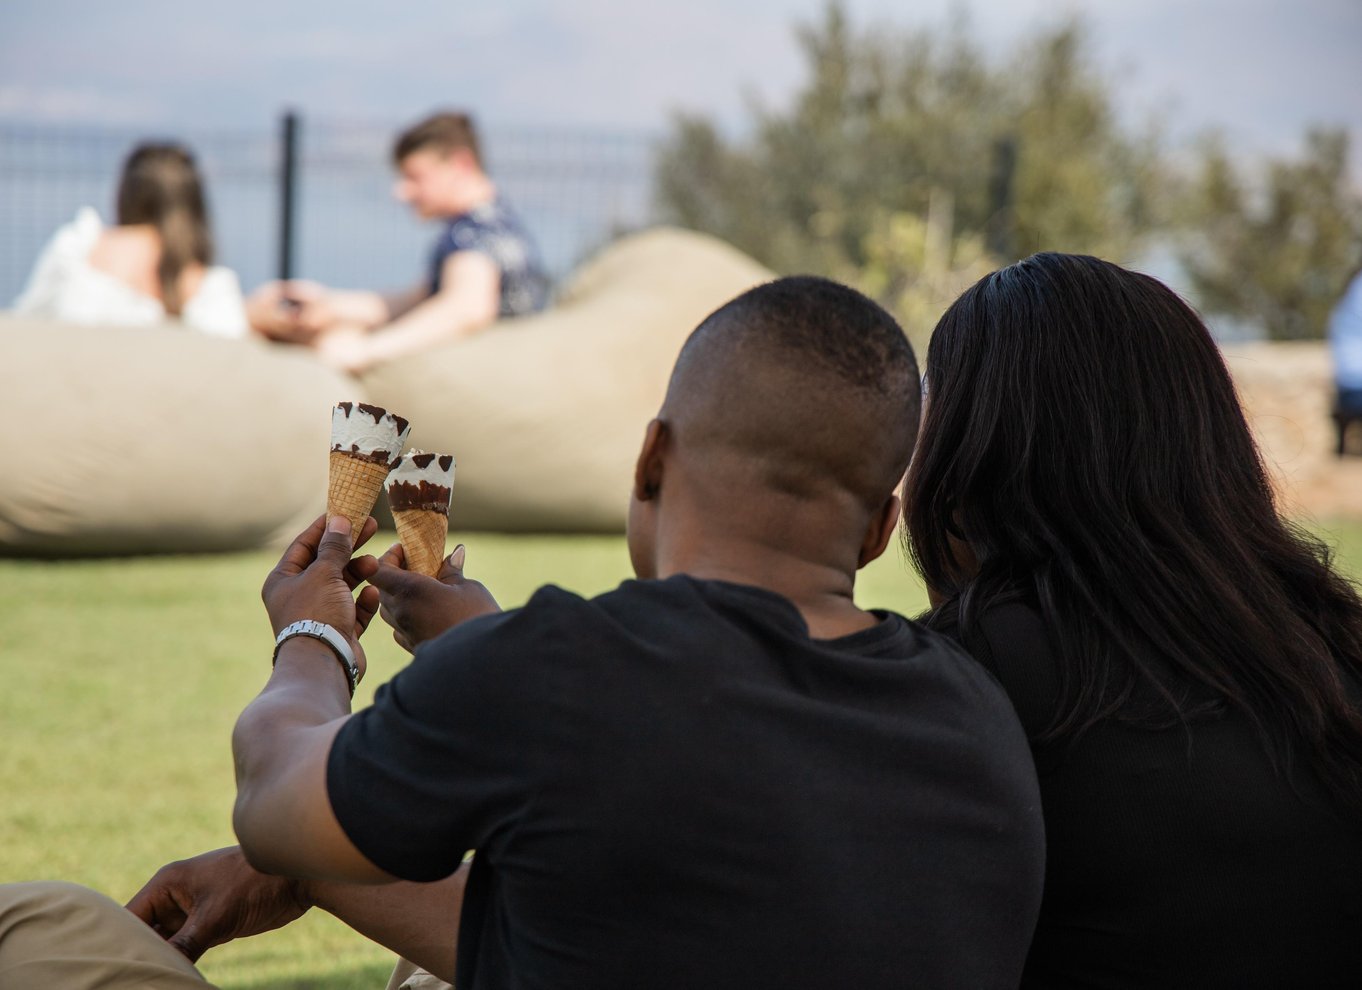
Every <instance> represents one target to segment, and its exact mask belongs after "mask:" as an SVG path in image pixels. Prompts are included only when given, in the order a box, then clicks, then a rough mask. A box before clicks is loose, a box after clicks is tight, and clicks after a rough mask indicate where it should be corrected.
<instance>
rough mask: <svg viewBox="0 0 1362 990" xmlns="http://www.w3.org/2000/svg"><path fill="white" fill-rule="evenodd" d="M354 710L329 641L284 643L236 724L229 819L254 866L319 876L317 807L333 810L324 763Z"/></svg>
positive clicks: (318, 809)
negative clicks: (314, 865)
mask: <svg viewBox="0 0 1362 990" xmlns="http://www.w3.org/2000/svg"><path fill="white" fill-rule="evenodd" d="M349 712H350V688H349V680H348V678H347V677H346V674H345V671H344V668H343V667H342V666H341V664H340V661H339V660H338V659H337V657H336V656H335V654H334V653H333V652H332V651H331V649H330V647H328V646H327V645H326V644H325V643H322V642H319V641H317V640H314V639H309V638H306V637H296V638H294V639H291V640H289V641H288V642H286V643H285V644H284V645H283V647H281V649H280V651H279V658H278V663H277V664H276V666H275V668H274V671H273V673H272V674H271V675H270V679H269V681H268V682H267V683H266V685H265V687H264V690H262V691H261V692H260V694H259V695H257V696H256V698H255V700H253V701H252V702H251V703H250V704H249V705H247V706H246V709H245V710H244V711H243V712H242V713H241V716H240V717H239V718H238V719H237V723H236V727H235V728H234V729H233V730H232V755H233V757H234V760H235V763H236V779H237V799H236V806H235V808H234V811H233V817H232V822H233V825H234V827H235V828H236V832H237V837H238V839H239V840H240V842H241V847H242V850H243V851H244V852H245V854H246V856H247V858H248V859H249V860H250V862H251V864H252V865H253V866H255V867H256V868H257V869H260V870H263V871H264V872H268V873H279V874H285V875H300V876H307V875H317V874H314V873H312V872H311V870H310V869H309V868H308V866H307V864H308V863H309V862H310V861H311V860H312V859H313V856H314V854H315V853H316V852H317V851H319V850H318V849H317V846H316V842H317V840H316V836H315V834H314V833H313V832H312V830H313V829H315V828H317V827H319V826H320V825H321V824H323V823H321V822H319V821H318V820H317V819H318V817H319V814H320V811H321V810H322V809H324V810H325V812H326V814H328V815H329V813H330V810H329V809H330V805H329V802H328V799H327V796H326V794H325V793H324V785H325V781H324V774H323V773H322V768H324V766H325V760H326V754H327V752H329V750H330V744H331V739H332V738H334V736H335V733H336V731H337V730H338V729H339V726H340V725H341V724H342V721H343V719H344V718H345V716H347V715H348V714H349ZM334 827H335V826H334V824H332V825H331V828H332V829H334ZM323 875H324V874H323ZM344 879H356V880H359V879H362V878H360V877H353V878H352V877H348V876H347V877H344Z"/></svg>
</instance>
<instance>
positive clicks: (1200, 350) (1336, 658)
mask: <svg viewBox="0 0 1362 990" xmlns="http://www.w3.org/2000/svg"><path fill="white" fill-rule="evenodd" d="M924 387H925V388H926V390H927V400H926V408H925V410H924V413H923V425H922V437H921V440H920V442H919V444H918V448H917V452H916V454H915V455H914V459H913V463H912V465H911V467H910V468H909V472H908V478H907V481H906V483H905V486H904V501H905V505H906V509H905V521H906V523H907V530H908V538H909V541H910V544H909V552H910V553H911V554H912V556H913V558H914V560H915V562H916V564H917V567H918V569H919V570H920V571H921V572H922V575H923V577H924V578H925V579H926V581H927V583H928V585H929V586H930V587H932V588H934V589H936V590H937V591H938V592H939V593H941V594H942V595H943V596H944V597H945V599H946V602H945V604H944V605H943V607H942V610H941V611H940V612H939V615H940V617H942V618H943V619H944V618H947V617H951V618H954V619H955V620H956V621H957V622H958V624H959V628H960V630H961V633H962V635H963V637H964V639H965V643H966V645H967V646H969V645H973V644H977V643H978V636H979V632H978V626H977V623H978V619H979V617H980V615H981V613H982V612H983V611H984V609H986V608H987V607H988V606H989V605H990V604H994V603H997V602H1000V601H1002V600H1004V599H1005V598H1007V597H1011V596H1021V597H1024V598H1026V599H1029V600H1031V601H1032V602H1033V603H1034V604H1035V605H1036V606H1037V607H1038V608H1039V610H1040V612H1041V614H1042V616H1043V618H1044V620H1045V624H1046V627H1047V629H1048V631H1049V634H1050V636H1051V637H1052V639H1053V645H1054V646H1055V648H1056V649H1057V652H1058V656H1059V666H1060V670H1059V684H1060V697H1059V701H1058V704H1057V709H1056V711H1055V713H1054V716H1053V719H1052V720H1051V722H1050V724H1049V726H1048V727H1047V728H1046V729H1045V730H1044V731H1043V732H1041V733H1040V734H1039V737H1038V741H1040V742H1045V741H1058V740H1066V739H1067V740H1073V739H1076V738H1077V737H1078V736H1080V735H1082V734H1083V733H1084V732H1086V731H1087V730H1088V729H1090V728H1091V727H1092V726H1093V725H1095V724H1096V723H1098V722H1099V721H1101V720H1103V719H1106V718H1113V717H1114V718H1119V719H1121V720H1123V721H1128V722H1131V723H1134V724H1141V725H1145V726H1149V727H1159V726H1164V727H1166V726H1171V725H1175V724H1177V723H1178V722H1179V721H1187V720H1190V719H1194V718H1197V717H1200V716H1203V715H1209V714H1213V713H1215V712H1217V711H1220V710H1224V709H1225V708H1226V707H1230V708H1234V709H1237V710H1238V711H1240V712H1242V713H1243V714H1244V715H1246V716H1247V717H1248V719H1249V720H1250V721H1251V722H1252V724H1253V725H1254V726H1255V728H1256V729H1257V731H1258V734H1259V735H1260V737H1261V738H1262V739H1263V741H1264V743H1265V745H1266V747H1267V751H1268V753H1269V754H1270V756H1271V757H1272V759H1273V761H1274V763H1275V764H1276V765H1277V766H1278V767H1279V768H1280V767H1284V766H1285V765H1286V764H1288V763H1289V762H1290V761H1291V760H1292V758H1293V756H1294V755H1295V753H1296V752H1298V751H1301V750H1302V748H1303V749H1304V751H1305V752H1306V754H1307V758H1308V759H1309V761H1310V762H1311V763H1312V764H1313V766H1314V767H1316V768H1317V771H1318V773H1319V775H1320V777H1321V778H1322V779H1323V780H1324V782H1325V784H1326V786H1327V787H1328V788H1329V790H1330V792H1331V793H1332V794H1333V795H1334V796H1335V798H1336V799H1337V800H1339V801H1340V802H1342V803H1343V804H1344V805H1346V806H1349V807H1351V808H1355V809H1360V810H1362V714H1359V710H1358V706H1357V702H1356V700H1355V698H1356V695H1355V694H1352V693H1351V692H1354V691H1356V690H1357V687H1358V684H1359V683H1362V681H1359V678H1360V677H1362V603H1360V602H1359V599H1358V595H1357V591H1356V589H1355V588H1354V587H1353V585H1352V584H1351V583H1350V582H1348V581H1347V580H1345V579H1344V578H1342V577H1341V576H1339V575H1338V574H1337V573H1336V572H1335V571H1334V570H1333V568H1332V567H1331V563H1330V554H1329V550H1328V549H1327V548H1326V547H1325V546H1324V545H1323V544H1322V543H1320V542H1319V541H1318V540H1315V539H1313V538H1312V537H1310V536H1308V535H1306V534H1305V533H1303V532H1302V531H1300V530H1298V529H1296V528H1295V527H1293V526H1292V525H1290V524H1289V523H1287V522H1285V521H1284V520H1282V519H1281V518H1280V517H1279V516H1278V514H1277V511H1276V508H1275V506H1274V502H1273V492H1272V486H1271V483H1270V481H1269V479H1268V476H1267V473H1266V471H1265V470H1264V467H1263V464H1262V461H1261V460H1260V458H1259V455H1258V450H1257V448H1256V447H1255V445H1254V442H1253V439H1252V438H1251V436H1250V434H1249V429H1248V425H1247V423H1246V422H1245V420H1244V416H1243V413H1242V411H1241V410H1240V407H1239V403H1238V400H1237V399H1236V397H1235V392H1234V386H1233V384H1232V382H1231V379H1230V376H1229V373H1228V371H1227V370H1226V368H1225V364H1224V361H1223V360H1222V358H1221V356H1220V352H1219V350H1218V348H1217V347H1216V344H1215V342H1214V341H1213V340H1212V339H1211V336H1210V334H1209V333H1208V332H1207V330H1206V328H1205V326H1204V325H1203V324H1202V322H1201V320H1200V319H1199V318H1198V316H1197V314H1196V313H1195V312H1193V310H1192V309H1191V308H1190V307H1189V306H1188V305H1187V304H1186V303H1184V302H1183V301H1182V300H1181V299H1180V298H1178V296H1177V295H1176V294H1175V293H1174V292H1173V291H1172V290H1170V289H1169V288H1168V287H1166V286H1165V285H1163V284H1162V283H1160V282H1158V281H1157V280H1155V279H1153V278H1150V277H1149V276H1146V275H1140V274H1137V273H1134V272H1129V271H1126V270H1124V269H1122V268H1120V267H1118V266H1116V265H1113V264H1110V263H1108V262H1104V261H1100V260H1098V259H1096V258H1090V257H1081V256H1075V255H1064V254H1038V255H1035V256H1033V257H1031V258H1027V259H1026V260H1025V261H1021V262H1019V263H1017V264H1015V265H1013V266H1011V267H1010V268H1005V269H1003V270H1001V271H997V272H994V273H993V274H991V275H988V276H986V277H985V278H983V279H982V280H981V281H979V282H978V283H977V284H976V285H974V286H973V287H972V288H970V289H969V290H968V291H967V292H965V294H964V295H962V296H961V297H960V298H959V299H958V300H957V301H956V302H955V303H954V305H952V306H951V308H950V309H949V310H948V311H947V312H946V314H945V315H944V316H943V317H942V318H941V322H940V323H938V324H937V327H936V331H935V333H934V335H933V337H932V340H931V345H930V347H929V349H928V354H927V374H926V379H925V381H924ZM960 541H963V543H965V544H967V545H968V552H969V553H970V554H972V556H973V557H974V558H975V560H976V561H977V569H976V567H975V566H974V564H973V563H967V562H966V561H964V560H962V559H961V554H960V553H959V552H958V551H959V550H961V549H962V547H961V542H960ZM953 543H954V546H953Z"/></svg>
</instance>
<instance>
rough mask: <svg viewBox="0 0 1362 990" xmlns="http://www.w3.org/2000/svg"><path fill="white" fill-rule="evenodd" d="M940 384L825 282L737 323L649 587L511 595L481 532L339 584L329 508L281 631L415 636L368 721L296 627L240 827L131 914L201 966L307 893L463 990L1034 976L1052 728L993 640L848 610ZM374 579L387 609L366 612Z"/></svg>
mask: <svg viewBox="0 0 1362 990" xmlns="http://www.w3.org/2000/svg"><path fill="white" fill-rule="evenodd" d="M918 381H919V379H918V373H917V366H916V363H915V361H914V359H913V354H912V350H911V348H910V347H909V345H908V343H907V340H906V339H905V337H904V335H903V333H902V331H901V330H900V328H899V327H898V325H897V324H896V323H895V322H894V320H893V319H892V318H891V317H890V316H889V315H888V314H887V313H886V312H884V310H882V309H881V308H880V307H879V306H877V305H875V304H874V303H873V302H871V301H870V300H869V299H866V298H865V297H864V296H861V295H860V294H859V293H856V292H854V291H853V290H851V289H848V288H846V287H844V286H841V285H837V284H835V283H833V282H829V281H826V280H823V279H816V278H789V279H781V280H778V281H776V282H772V283H770V284H767V285H763V286H760V287H758V288H756V289H753V290H751V291H750V292H747V293H745V294H743V295H742V296H739V297H738V298H737V299H735V300H733V301H732V302H730V303H729V304H727V305H726V306H724V307H723V308H721V309H720V310H718V311H717V312H715V313H714V314H713V315H711V316H710V317H709V318H708V319H706V320H705V321H704V323H702V324H701V325H700V327H699V328H698V329H697V330H696V331H695V332H694V334H693V335H692V336H691V338H690V339H689V341H688V342H687V343H686V345H685V347H684V349H683V350H682V352H681V355H680V357H679V358H678V360H677V364H676V369H675V371H674V373H673V375H672V379H671V383H670V385H669V388H668V391H667V396H666V400H665V402H664V403H663V406H662V409H661V411H660V412H659V413H658V415H657V418H655V419H654V420H653V421H652V422H651V423H649V424H648V426H647V430H646V433H645V436H644V440H643V445H642V450H641V452H640V454H639V457H638V462H637V466H636V469H635V474H634V483H633V494H632V505H631V510H630V516H629V536H628V543H629V550H630V555H631V558H632V561H633V565H634V569H635V571H636V572H637V575H638V580H635V581H626V582H625V583H624V584H622V585H621V586H620V587H619V588H618V589H616V590H615V591H612V592H609V593H607V594H605V595H601V596H600V597H597V598H594V599H590V600H587V599H583V598H581V597H579V596H577V595H574V594H571V593H569V592H566V591H563V590H561V589H558V588H555V587H552V586H549V587H545V588H542V589H541V590H540V591H538V592H537V593H536V594H535V595H534V596H533V597H532V598H531V599H530V601H529V602H528V603H527V604H526V605H525V606H523V607H522V608H519V609H513V610H511V611H508V612H499V610H498V609H497V607H496V604H495V602H494V601H493V600H492V599H491V597H490V596H489V595H488V594H487V592H486V590H485V589H483V588H482V586H481V585H479V584H477V583H476V582H473V581H469V580H467V579H465V578H464V577H463V573H462V564H463V557H462V550H461V549H456V550H455V552H454V554H453V555H451V560H450V561H448V562H447V563H446V566H445V568H444V570H443V571H442V573H441V575H440V580H436V579H433V578H426V577H422V576H420V575H417V574H413V573H411V572H408V571H406V570H405V569H403V567H402V566H401V564H402V557H401V551H400V548H394V549H393V550H390V551H388V553H386V554H384V555H383V557H382V558H379V559H378V560H375V559H374V558H369V557H361V558H358V559H356V560H355V561H354V562H353V563H352V564H351V565H350V569H349V571H348V572H347V562H348V561H349V560H350V533H349V526H348V523H346V522H345V521H344V520H343V519H333V520H330V522H329V523H328V524H327V525H326V527H325V532H324V531H323V525H322V523H321V521H320V520H319V521H318V523H317V524H316V525H314V527H313V528H312V529H311V530H309V531H308V532H307V533H304V534H303V536H301V537H300V538H299V540H298V541H297V542H295V544H294V546H293V547H292V548H290V550H289V551H288V552H287V553H286V554H285V556H284V559H283V561H281V564H280V567H279V568H278V569H277V570H276V572H275V573H274V574H273V575H272V576H271V578H270V579H269V580H268V581H267V582H266V588H265V601H266V607H267V609H268V610H269V612H270V615H271V619H272V621H273V622H274V624H275V627H276V628H277V629H283V628H285V627H286V626H288V625H289V624H290V623H292V622H294V621H296V620H300V619H313V620H315V621H319V622H323V623H326V624H327V625H330V626H332V627H333V628H335V629H337V630H345V631H346V635H347V639H348V640H349V641H350V647H351V649H353V650H355V651H356V653H357V654H359V659H360V660H361V661H362V651H360V650H359V648H358V639H357V637H358V631H362V628H363V627H364V625H365V624H367V621H368V618H369V616H371V615H372V614H373V612H374V610H375V609H376V608H377V607H379V606H380V605H381V608H382V611H383V614H384V616H385V618H387V619H388V620H389V622H390V623H391V624H393V626H394V628H395V630H396V635H397V637H398V639H399V642H402V643H403V644H404V645H407V646H409V647H411V648H415V649H416V655H415V657H414V658H413V660H412V662H411V664H410V666H409V667H407V668H406V669H405V670H404V671H402V672H401V673H399V674H398V675H397V676H396V677H395V678H394V679H393V680H392V681H391V682H390V683H388V684H387V685H385V686H384V687H383V688H381V689H380V690H379V692H378V694H377V696H376V698H375V701H374V704H373V705H372V706H371V707H369V708H367V709H364V710H362V711H360V712H358V713H355V714H353V715H352V714H350V700H349V693H350V692H349V684H348V681H347V679H346V677H345V671H344V669H343V668H342V665H341V664H339V663H337V662H336V657H335V656H333V655H332V654H331V652H330V648H329V647H328V646H327V644H326V643H324V642H321V641H319V640H316V639H308V638H297V639H288V640H286V641H285V642H284V643H283V645H282V646H281V647H280V649H279V653H278V656H277V661H276V666H275V668H274V672H273V674H272V675H271V677H270V680H269V683H268V684H267V685H266V687H265V689H264V691H263V692H262V693H261V694H260V696H259V697H258V698H257V699H256V700H255V701H254V702H252V704H251V705H250V706H249V707H248V708H247V709H246V711H245V712H244V713H243V714H242V716H241V719H240V721H239V722H238V724H237V729H236V733H235V736H234V750H235V755H236V760H237V769H238V799H237V805H236V813H235V819H234V822H235V825H236V829H237V835H238V838H239V839H240V841H241V848H240V849H239V850H226V851H220V852H218V853H215V854H208V855H207V856H205V857H200V858H199V859H198V860H191V861H188V862H187V863H183V864H177V865H174V866H172V867H168V868H167V869H166V870H163V871H162V873H161V874H158V876H157V877H156V878H154V879H153V880H152V882H151V883H150V884H149V885H148V887H147V888H146V889H145V890H144V891H143V892H142V893H141V894H139V895H138V898H136V899H135V900H134V903H133V905H132V907H133V908H134V910H135V911H136V913H138V914H139V915H140V916H142V917H143V918H144V919H145V920H147V921H149V922H150V923H152V924H154V925H156V926H157V929H158V931H160V932H161V934H162V936H163V937H165V938H168V939H169V940H170V941H171V942H172V943H173V944H176V945H178V946H181V947H186V946H187V948H186V951H188V952H189V953H190V954H191V955H194V954H196V953H197V952H201V951H202V950H203V948H204V947H206V946H207V945H211V944H217V943H219V942H221V941H225V940H227V939H230V938H233V937H237V936H239V935H243V934H250V933H252V932H254V931H259V930H262V929H263V928H267V927H275V926H277V925H279V924H283V923H287V922H288V921H290V920H292V918H293V917H296V916H297V914H299V913H301V911H302V910H305V909H306V908H307V907H309V906H311V905H312V904H314V903H315V904H318V905H320V906H322V907H323V908H324V909H325V910H328V911H331V912H332V913H334V914H336V915H337V916H339V917H341V918H342V919H344V920H345V921H347V922H348V923H350V924H351V925H352V926H354V927H356V928H357V929H359V930H360V931H363V932H365V933H366V934H368V935H370V936H371V937H373V938H375V939H377V940H378V941H381V942H382V943H383V944H385V945H388V946H389V947H391V948H393V949H395V950H396V951H398V952H399V953H401V954H402V955H404V956H406V957H407V958H408V959H411V960H413V961H414V962H416V963H418V964H420V965H421V966H424V967H425V968H426V969H428V970H430V971H431V972H433V973H435V974H437V975H438V976H440V977H442V978H444V979H452V980H454V982H455V984H456V985H457V986H458V987H459V988H460V990H478V988H483V987H592V988H641V987H648V988H659V987H660V988H672V987H675V988H683V987H684V988H692V987H735V988H737V987H741V988H762V987H770V988H772V990H791V988H798V987H829V988H834V987H835V988H841V987H856V988H881V987H882V988H890V987H893V988H900V987H905V986H921V987H932V988H939V987H975V988H979V987H983V988H993V987H996V988H1003V987H1014V986H1016V984H1017V980H1018V978H1019V975H1020V972H1021V966H1022V962H1023V960H1024V958H1025V953H1026V947H1027V945H1028V943H1029V940H1030V935H1031V929H1032V926H1033V924H1034V921H1035V917H1036V911H1037V908H1038V905H1039V898H1040V887H1041V878H1042V873H1043V859H1042V857H1043V852H1042V848H1043V837H1042V828H1041V823H1040V817H1039V813H1040V812H1039V799H1038V796H1037V791H1036V782H1035V777H1034V771H1033V769H1032V767H1031V765H1030V761H1029V756H1028V750H1027V747H1026V743H1025V738H1024V736H1023V735H1022V732H1021V729H1020V727H1019V725H1018V724H1017V721H1016V717H1015V715H1014V714H1013V713H1012V708H1011V706H1010V704H1009V702H1008V700H1007V698H1006V697H1005V696H1004V694H1003V693H1002V691H1001V689H1000V688H999V687H998V685H997V684H996V683H995V682H994V681H993V680H992V679H991V678H990V677H989V676H988V675H987V674H986V673H984V672H983V670H982V669H981V668H980V667H979V666H978V665H976V664H975V663H974V661H972V660H971V659H970V658H969V657H967V656H966V655H965V654H964V653H962V652H960V651H959V650H958V649H957V648H956V647H954V646H953V645H951V644H950V643H949V642H948V641H946V640H944V639H942V638H940V637H938V636H936V635H934V634H933V633H931V632H929V631H927V630H925V629H923V628H922V627H920V626H918V625H916V624H915V623H912V622H910V621H908V620H906V619H904V618H902V617H900V616H898V615H895V614H892V613H888V612H867V611H864V610H862V609H860V608H858V607H857V605H856V604H855V601H854V600H853V597H852V590H853V584H854V578H855V573H856V571H857V569H858V568H860V567H861V566H863V565H864V564H866V563H868V562H869V561H871V560H873V559H875V558H876V557H877V556H879V555H880V553H882V552H883V551H884V549H885V547H886V545H887V544H888V542H889V540H890V539H891V538H892V535H893V532H894V526H895V521H896V519H897V517H898V515H899V503H898V498H897V497H896V496H895V493H894V492H895V488H896V486H897V485H898V482H899V481H900V479H901V478H902V476H903V473H904V471H905V469H906V467H907V465H908V460H909V458H910V456H911V454H912V447H913V441H914V437H915V434H916V430H917V420H918V402H919V384H918ZM372 527H373V524H372V523H370V524H369V525H368V526H366V530H372ZM361 535H362V536H363V535H366V534H361ZM347 574H348V576H347ZM360 577H362V578H367V580H368V581H369V582H370V583H371V584H372V585H373V586H374V587H376V588H377V589H379V591H380V592H381V598H380V597H379V596H378V595H377V594H376V593H375V592H373V591H369V590H367V589H366V591H365V592H363V593H362V594H361V595H360V597H359V599H358V602H357V603H355V602H352V600H351V595H350V593H349V588H350V586H351V585H352V584H353V583H354V580H355V579H356V578H360ZM351 631H355V635H354V636H350V635H349V633H350V632H351ZM468 850H476V853H475V854H474V856H473V858H472V860H471V863H470V862H465V854H466V852H467V851H468ZM248 863H249V864H250V865H248ZM252 867H254V868H256V869H259V870H261V871H264V872H263V873H257V872H255V870H254V869H252ZM265 874H273V875H274V876H267V875H265ZM279 877H288V878H294V879H289V880H284V879H279ZM364 884H371V885H374V886H362V885H364ZM224 892H226V893H224ZM243 903H248V904H250V905H252V909H253V910H252V911H244V910H241V909H240V905H242V904H243ZM186 905H188V906H186ZM233 905H234V906H237V908H238V910H237V911H236V913H235V914H232V913H231V912H229V911H228V910H227V906H233ZM261 905H264V906H263V907H262V906H261ZM243 916H249V917H248V919H247V920H243Z"/></svg>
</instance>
